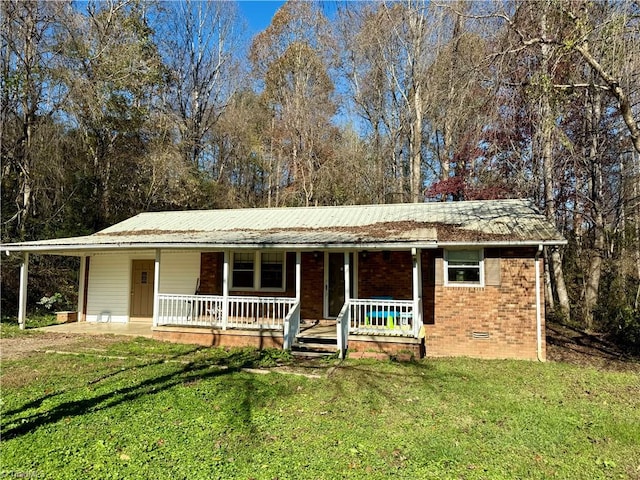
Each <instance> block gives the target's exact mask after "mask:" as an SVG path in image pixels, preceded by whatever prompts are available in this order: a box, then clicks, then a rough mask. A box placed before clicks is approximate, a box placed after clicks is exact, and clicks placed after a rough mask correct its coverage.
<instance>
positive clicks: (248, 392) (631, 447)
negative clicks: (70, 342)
mask: <svg viewBox="0 0 640 480" xmlns="http://www.w3.org/2000/svg"><path fill="white" fill-rule="evenodd" d="M16 340H18V339H13V341H16ZM83 345H84V346H83V347H82V348H77V349H75V351H73V352H71V351H69V352H66V351H64V352H63V351H58V353H45V352H36V353H32V354H30V355H29V356H26V357H22V358H16V359H12V360H4V361H3V362H2V402H1V414H2V445H1V446H2V448H1V460H2V464H1V467H0V471H1V473H0V475H4V476H7V477H9V478H14V477H16V476H20V475H22V476H23V478H26V477H24V476H28V478H55V479H59V478H60V479H64V478H68V479H74V480H75V479H78V478H96V479H107V478H127V479H130V478H140V479H147V478H156V479H163V478H168V479H169V478H170V479H180V478H185V479H187V478H188V479H199V478H202V479H209V478H242V479H281V480H282V479H335V478H389V477H392V476H395V477H398V478H408V479H409V478H410V479H418V478H420V479H427V478H434V479H436V478H437V479H442V478H452V479H453V478H455V479H458V478H462V479H481V478H484V479H500V478H504V479H515V478H523V479H525V478H526V479H529V478H540V479H543V478H544V479H546V478H559V479H570V478H581V479H597V478H640V446H639V443H638V439H640V381H639V378H638V374H637V372H606V371H599V370H595V369H593V368H584V367H576V366H571V365H567V364H559V363H546V364H539V363H533V362H518V361H479V360H471V359H440V360H433V359H428V360H423V361H420V362H415V363H404V364H400V363H393V362H381V361H373V360H370V361H365V360H359V361H356V360H347V361H345V362H343V363H341V364H339V363H337V362H336V361H334V360H332V361H330V362H324V363H323V362H319V363H315V364H306V365H302V366H298V367H289V368H288V370H294V372H293V373H297V374H295V375H294V374H291V373H292V372H291V371H284V370H285V369H283V368H282V367H279V368H277V369H275V371H274V369H272V370H270V371H269V373H267V374H263V373H261V371H259V370H256V367H261V368H263V369H268V366H269V365H273V364H275V363H276V362H278V361H279V360H280V358H279V357H280V354H279V353H278V352H266V353H259V352H255V351H252V350H237V351H233V352H230V353H228V352H224V351H222V350H218V349H197V348H194V347H187V346H180V345H169V344H164V343H159V342H154V341H150V340H143V339H136V340H130V341H122V342H117V343H113V342H110V343H108V344H104V345H101V344H100V343H99V342H96V343H95V344H94V345H93V346H87V345H90V344H83ZM299 373H302V374H305V375H306V376H305V375H299Z"/></svg>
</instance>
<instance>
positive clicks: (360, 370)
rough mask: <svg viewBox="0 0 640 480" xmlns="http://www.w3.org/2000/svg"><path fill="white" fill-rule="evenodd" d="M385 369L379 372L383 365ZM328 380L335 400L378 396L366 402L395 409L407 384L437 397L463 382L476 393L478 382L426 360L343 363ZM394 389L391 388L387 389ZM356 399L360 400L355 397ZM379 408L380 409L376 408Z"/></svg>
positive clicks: (354, 361) (404, 395) (465, 374)
mask: <svg viewBox="0 0 640 480" xmlns="http://www.w3.org/2000/svg"><path fill="white" fill-rule="evenodd" d="M385 364H386V366H388V368H381V366H383V365H385ZM338 372H339V373H340V374H339V375H333V374H332V375H331V376H330V379H331V380H332V382H333V386H334V388H335V389H336V391H337V392H338V393H337V395H338V396H342V397H345V396H349V395H351V396H353V392H354V391H367V392H379V394H380V395H379V396H378V397H377V398H375V397H369V398H367V399H366V400H363V399H361V400H362V401H365V402H366V403H368V404H371V405H375V404H376V403H377V402H381V403H388V404H393V405H397V404H398V402H399V401H403V399H404V398H405V397H406V391H407V389H406V388H404V387H407V386H408V385H410V384H418V387H419V388H420V389H425V391H429V390H430V391H431V393H439V392H441V391H442V390H443V389H445V388H446V385H447V384H449V383H454V384H459V383H460V382H464V383H466V384H467V385H469V386H474V388H471V389H470V390H471V391H473V390H475V386H477V385H478V384H479V381H478V380H477V379H475V378H474V377H472V376H471V375H470V374H469V373H468V372H462V371H459V370H453V369H451V368H447V369H446V370H442V369H438V368H436V367H434V365H433V364H432V362H431V361H427V360H425V359H423V360H421V361H417V362H407V363H397V362H381V361H379V360H345V361H342V362H340V363H339V364H338V365H337V366H336V367H335V373H338ZM390 387H394V388H390ZM355 398H359V396H356V397H355ZM376 406H381V405H376Z"/></svg>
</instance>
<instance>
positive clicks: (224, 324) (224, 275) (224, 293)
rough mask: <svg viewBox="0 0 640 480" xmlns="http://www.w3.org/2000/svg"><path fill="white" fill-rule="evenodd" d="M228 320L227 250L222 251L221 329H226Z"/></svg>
mask: <svg viewBox="0 0 640 480" xmlns="http://www.w3.org/2000/svg"><path fill="white" fill-rule="evenodd" d="M228 321H229V250H225V251H224V262H223V264H222V329H223V330H226V329H227V322H228Z"/></svg>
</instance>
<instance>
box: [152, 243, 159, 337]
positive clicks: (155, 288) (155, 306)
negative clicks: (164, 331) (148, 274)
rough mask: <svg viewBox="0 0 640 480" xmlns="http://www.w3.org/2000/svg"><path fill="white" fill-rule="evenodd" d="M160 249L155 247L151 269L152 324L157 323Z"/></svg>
mask: <svg viewBox="0 0 640 480" xmlns="http://www.w3.org/2000/svg"><path fill="white" fill-rule="evenodd" d="M160 256H161V253H160V249H159V248H156V260H155V265H154V269H153V326H154V327H155V326H156V325H158V317H159V313H160V312H158V309H159V308H160V296H159V295H160Z"/></svg>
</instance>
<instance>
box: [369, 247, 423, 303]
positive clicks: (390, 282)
mask: <svg viewBox="0 0 640 480" xmlns="http://www.w3.org/2000/svg"><path fill="white" fill-rule="evenodd" d="M412 268H413V260H412V258H411V252H410V251H408V250H407V251H403V252H402V251H401V252H367V253H366V255H365V254H363V253H360V257H359V259H358V297H360V298H373V297H391V298H393V299H395V300H411V299H412V298H413V280H412V272H411V270H412Z"/></svg>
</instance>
